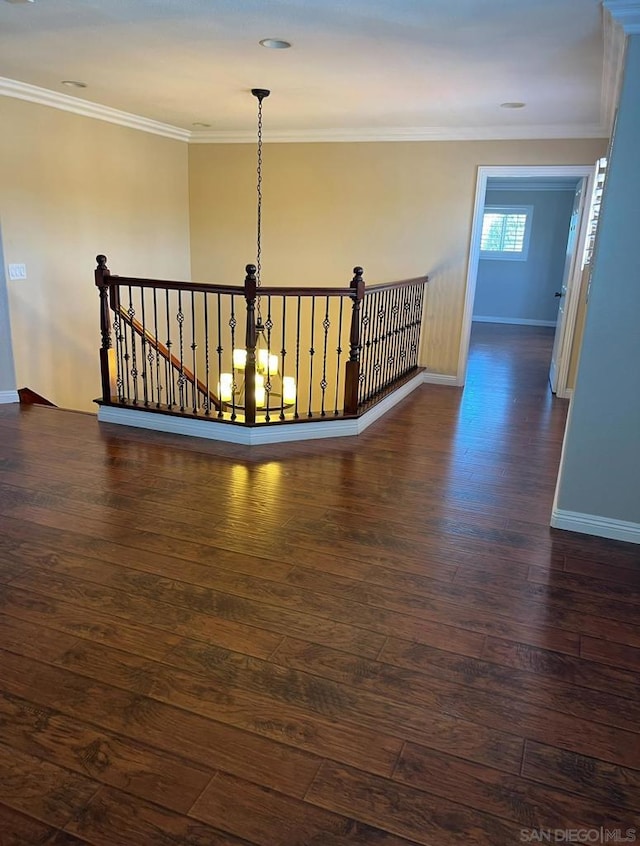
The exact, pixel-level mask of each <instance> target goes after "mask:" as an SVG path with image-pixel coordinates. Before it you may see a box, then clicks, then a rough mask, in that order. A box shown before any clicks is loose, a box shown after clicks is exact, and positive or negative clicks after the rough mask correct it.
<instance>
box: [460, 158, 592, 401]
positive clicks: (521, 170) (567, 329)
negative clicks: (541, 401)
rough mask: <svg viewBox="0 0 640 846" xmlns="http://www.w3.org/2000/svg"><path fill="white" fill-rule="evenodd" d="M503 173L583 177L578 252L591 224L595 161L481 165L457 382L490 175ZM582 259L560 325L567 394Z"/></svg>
mask: <svg viewBox="0 0 640 846" xmlns="http://www.w3.org/2000/svg"><path fill="white" fill-rule="evenodd" d="M490 177H502V178H510V179H518V178H522V177H534V178H535V177H543V178H544V177H567V178H573V177H575V178H576V180H578V179H583V180H584V182H583V186H584V188H583V194H584V201H583V204H582V209H581V212H580V219H579V222H578V237H577V238H576V246H575V256H576V257H578V256H582V255H583V254H584V248H585V244H586V240H587V230H588V226H589V202H590V199H591V195H592V192H593V179H594V165H593V164H589V165H500V166H485V165H480V166H479V167H478V176H477V180H476V197H475V203H474V208H473V223H472V227H471V244H470V249H469V265H468V269H467V286H466V293H465V302H464V311H463V317H462V331H461V334H460V351H459V354H458V372H457V375H456V384H458V385H461V386H462V385H464V383H465V378H466V374H467V361H468V358H469V340H470V338H471V324H472V320H473V301H474V299H475V295H476V283H477V280H478V266H479V261H480V237H481V234H482V216H483V212H484V206H485V195H486V193H487V179H489V178H490ZM581 264H582V262H581V261H579V260H577V258H574V261H573V262H572V268H573V271H572V273H571V274H570V277H569V279H568V280H567V294H566V304H565V319H564V325H563V326H562V327H558V328H557V331H561V332H562V337H561V338H560V354H559V357H558V365H557V366H558V385H557V396H559V397H568V396H570V394H571V392H570V391H568V390H567V378H568V375H569V361H570V357H571V343H572V341H573V333H574V329H575V324H576V315H577V313H578V299H579V293H580V276H581V271H580V266H581Z"/></svg>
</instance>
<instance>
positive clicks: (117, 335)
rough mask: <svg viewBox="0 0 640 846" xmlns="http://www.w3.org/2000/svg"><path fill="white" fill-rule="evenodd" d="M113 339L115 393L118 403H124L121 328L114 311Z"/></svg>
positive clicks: (116, 312) (117, 313) (117, 315)
mask: <svg viewBox="0 0 640 846" xmlns="http://www.w3.org/2000/svg"><path fill="white" fill-rule="evenodd" d="M113 337H114V339H115V342H116V392H117V394H118V402H124V381H123V378H122V374H123V369H124V359H123V349H122V346H123V345H122V327H121V320H120V312H119V311H115V312H114V314H113Z"/></svg>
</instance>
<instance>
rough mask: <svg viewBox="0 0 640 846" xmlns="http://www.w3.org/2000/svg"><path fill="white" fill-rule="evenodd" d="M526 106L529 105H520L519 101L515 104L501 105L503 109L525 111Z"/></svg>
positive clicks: (515, 101) (514, 102)
mask: <svg viewBox="0 0 640 846" xmlns="http://www.w3.org/2000/svg"><path fill="white" fill-rule="evenodd" d="M526 105H527V104H526V103H520V102H519V101H517V100H514V101H513V102H509V103H500V108H501V109H524V107H525V106H526Z"/></svg>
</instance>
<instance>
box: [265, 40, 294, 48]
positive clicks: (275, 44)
mask: <svg viewBox="0 0 640 846" xmlns="http://www.w3.org/2000/svg"><path fill="white" fill-rule="evenodd" d="M259 44H260V46H261V47H268V48H269V49H270V50H287V49H288V48H289V47H291V42H289V41H283V40H282V39H281V38H263V39H262V41H260V42H259Z"/></svg>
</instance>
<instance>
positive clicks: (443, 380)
mask: <svg viewBox="0 0 640 846" xmlns="http://www.w3.org/2000/svg"><path fill="white" fill-rule="evenodd" d="M422 381H423V382H426V383H427V384H429V385H450V386H451V387H453V388H459V387H461V384H462V383H461V382H459V381H458V377H457V376H450V375H449V374H447V373H423V374H422Z"/></svg>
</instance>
